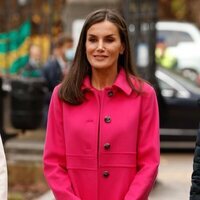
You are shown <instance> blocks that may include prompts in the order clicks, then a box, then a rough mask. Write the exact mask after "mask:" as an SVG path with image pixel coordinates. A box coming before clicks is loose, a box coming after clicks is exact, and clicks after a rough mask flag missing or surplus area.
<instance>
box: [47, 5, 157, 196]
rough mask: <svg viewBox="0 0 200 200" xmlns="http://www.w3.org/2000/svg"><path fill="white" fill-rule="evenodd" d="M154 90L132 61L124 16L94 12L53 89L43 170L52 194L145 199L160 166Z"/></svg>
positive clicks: (89, 17) (110, 12)
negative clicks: (60, 82)
mask: <svg viewBox="0 0 200 200" xmlns="http://www.w3.org/2000/svg"><path fill="white" fill-rule="evenodd" d="M158 121H159V120H158V107H157V100H156V95H155V92H154V89H153V88H152V87H151V86H149V85H148V84H147V83H145V82H143V81H141V80H140V79H139V78H137V77H136V75H135V71H134V70H133V68H132V63H131V53H130V45H129V40H128V31H127V27H126V24H125V22H124V20H123V19H122V18H121V17H120V16H119V15H118V14H117V13H115V12H113V11H111V10H107V9H101V10H97V11H95V12H93V13H91V14H90V15H89V16H88V17H87V18H86V21H85V24H84V26H83V29H82V31H81V35H80V39H79V43H78V47H77V51H76V54H75V59H74V62H73V63H72V67H71V70H70V72H69V74H68V76H67V77H66V78H65V79H64V81H63V82H62V84H61V85H59V86H57V87H56V88H55V90H54V92H53V95H52V99H51V103H50V108H49V116H48V126H47V135H46V142H45V149H44V173H45V176H46V179H47V182H48V184H49V186H50V188H51V189H52V191H53V193H54V195H55V197H56V199H57V200H68V199H69V200H147V199H148V195H149V193H150V190H151V189H152V186H153V184H154V181H155V178H156V175H157V170H158V165H159V133H158V130H159V122H158Z"/></svg>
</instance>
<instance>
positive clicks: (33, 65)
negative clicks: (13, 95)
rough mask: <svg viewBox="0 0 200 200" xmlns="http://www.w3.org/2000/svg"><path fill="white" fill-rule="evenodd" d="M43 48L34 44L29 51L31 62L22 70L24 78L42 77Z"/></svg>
mask: <svg viewBox="0 0 200 200" xmlns="http://www.w3.org/2000/svg"><path fill="white" fill-rule="evenodd" d="M41 68H42V61H41V48H40V46H38V45H36V44H32V45H31V46H30V49H29V61H28V63H27V65H26V66H25V67H24V68H23V69H22V72H21V75H22V76H23V77H34V78H35V77H41V76H42V71H41Z"/></svg>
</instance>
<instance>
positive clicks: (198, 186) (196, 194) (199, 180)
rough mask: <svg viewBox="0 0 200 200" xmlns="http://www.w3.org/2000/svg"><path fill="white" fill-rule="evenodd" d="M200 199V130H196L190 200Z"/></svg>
mask: <svg viewBox="0 0 200 200" xmlns="http://www.w3.org/2000/svg"><path fill="white" fill-rule="evenodd" d="M199 199H200V128H199V130H198V134H197V139H196V147H195V152H194V159H193V172H192V185H191V188H190V200H199Z"/></svg>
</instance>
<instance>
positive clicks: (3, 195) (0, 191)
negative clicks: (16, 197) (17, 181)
mask: <svg viewBox="0 0 200 200" xmlns="http://www.w3.org/2000/svg"><path fill="white" fill-rule="evenodd" d="M7 179H8V176H7V165H6V158H5V153H4V149H3V144H2V140H1V137H0V199H2V200H7V192H8V185H7V184H8V180H7Z"/></svg>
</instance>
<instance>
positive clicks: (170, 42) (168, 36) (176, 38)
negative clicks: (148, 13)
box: [158, 30, 194, 46]
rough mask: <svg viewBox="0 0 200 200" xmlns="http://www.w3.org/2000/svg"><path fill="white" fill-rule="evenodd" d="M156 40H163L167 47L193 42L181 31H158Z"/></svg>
mask: <svg viewBox="0 0 200 200" xmlns="http://www.w3.org/2000/svg"><path fill="white" fill-rule="evenodd" d="M158 38H163V39H164V41H165V42H166V45H167V46H177V45H178V43H180V42H193V41H194V40H193V39H192V37H191V36H190V35H189V34H188V33H186V32H183V31H166V30H165V31H164V30H162V31H158Z"/></svg>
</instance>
